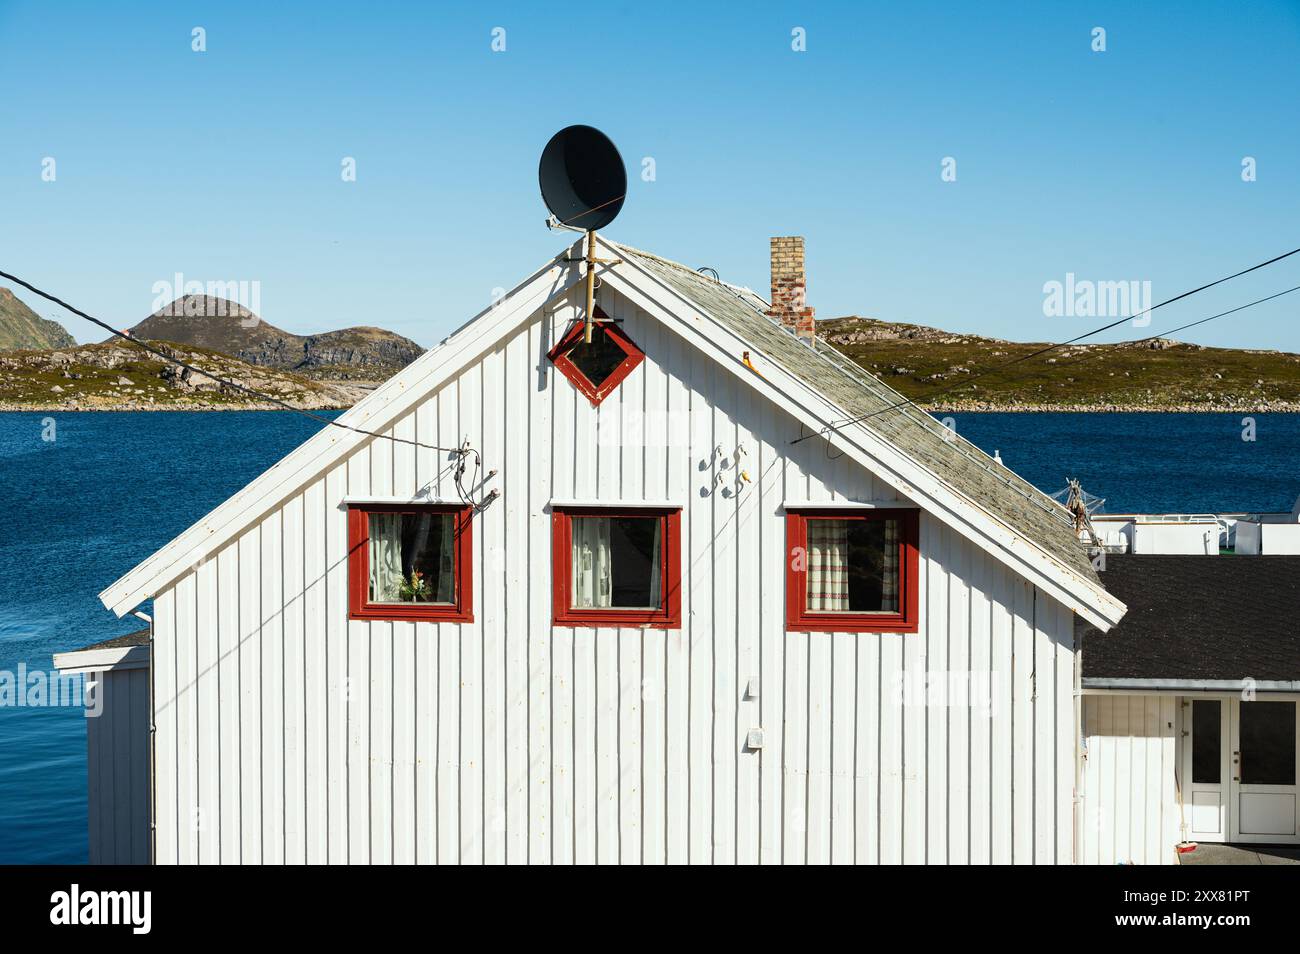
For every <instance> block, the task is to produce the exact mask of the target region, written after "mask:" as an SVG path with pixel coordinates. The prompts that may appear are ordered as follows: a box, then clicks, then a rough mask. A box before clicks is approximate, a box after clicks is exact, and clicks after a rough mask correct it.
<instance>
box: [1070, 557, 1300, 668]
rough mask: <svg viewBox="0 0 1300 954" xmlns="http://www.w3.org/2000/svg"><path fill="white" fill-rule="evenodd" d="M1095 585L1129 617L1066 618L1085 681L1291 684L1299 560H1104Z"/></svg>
mask: <svg viewBox="0 0 1300 954" xmlns="http://www.w3.org/2000/svg"><path fill="white" fill-rule="evenodd" d="M1101 579H1102V582H1103V583H1105V584H1106V589H1108V590H1109V591H1110V592H1111V593H1113V594H1114V595H1115V596H1116V597H1117V598H1119V599H1120V600H1122V601H1123V602H1124V603H1126V604H1127V605H1128V614H1127V615H1126V616H1125V617H1124V618H1123V619H1122V620H1120V622H1119V625H1117V626H1116V627H1115V628H1114V629H1112V630H1110V632H1107V633H1101V632H1098V631H1097V630H1095V629H1094V628H1093V627H1092V626H1090V625H1088V624H1087V623H1085V622H1084V621H1083V620H1082V619H1080V618H1079V617H1077V616H1076V617H1075V631H1076V633H1077V634H1078V635H1079V637H1080V638H1081V645H1082V647H1083V678H1084V679H1085V680H1087V679H1185V680H1238V679H1247V678H1250V679H1255V680H1259V681H1266V680H1267V681H1276V682H1291V681H1296V680H1300V629H1298V626H1297V619H1298V618H1300V556H1228V555H1225V556H1166V555H1160V554H1150V555H1145V556H1144V555H1141V554H1107V555H1106V569H1105V570H1104V571H1103V572H1102V574H1101Z"/></svg>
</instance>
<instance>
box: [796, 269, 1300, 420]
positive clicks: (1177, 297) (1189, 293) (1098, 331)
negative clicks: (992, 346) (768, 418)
mask: <svg viewBox="0 0 1300 954" xmlns="http://www.w3.org/2000/svg"><path fill="white" fill-rule="evenodd" d="M1296 254H1300V248H1295V249H1292V250H1291V251H1289V252H1283V253H1282V254H1281V255H1276V256H1274V257H1273V258H1270V259H1268V260H1267V261H1264V262H1260V263H1258V264H1257V265H1251V266H1250V267H1249V268H1243V269H1242V270H1241V271H1239V272H1233V273H1232V274H1231V275H1225V276H1224V277H1223V278H1217V279H1215V280H1214V281H1212V282H1207V283H1206V284H1204V285H1201V286H1199V287H1198V288H1193V289H1191V290H1190V291H1185V292H1183V293H1182V294H1180V295H1175V296H1174V297H1173V298H1166V299H1165V300H1164V301H1162V302H1158V303H1156V304H1154V305H1152V306H1151V307H1150V308H1144V309H1143V310H1142V311H1139V312H1134V313H1133V314H1131V315H1128V316H1127V317H1124V318H1117V319H1116V320H1115V321H1112V322H1110V323H1109V324H1105V325H1102V326H1101V327H1100V328H1094V329H1093V330H1092V331H1088V332H1085V333H1083V334H1081V335H1078V336H1077V337H1074V338H1071V339H1070V340H1068V341H1060V342H1057V343H1055V344H1049V345H1047V346H1046V347H1043V348H1039V349H1038V350H1037V351H1031V352H1030V353H1029V354H1022V355H1020V356H1019V357H1016V358H1012V359H1011V360H1010V361H1006V362H1004V363H1002V364H999V365H996V366H994V367H992V368H988V369H986V370H984V371H981V372H979V373H978V374H976V375H973V376H971V377H969V378H966V379H965V380H963V381H959V382H954V383H953V384H951V385H949V386H947V387H943V388H939V389H938V390H935V391H931V392H930V393H928V394H919V395H917V396H916V397H912V398H907V399H906V400H903V401H899V402H897V403H895V404H891V405H889V406H888V407H883V408H881V409H880V410H878V411H872V412H871V413H870V414H864V415H862V416H861V417H855V418H851V419H849V420H847V421H842V422H840V423H838V424H829V425H827V426H826V427H823V428H821V429H820V430H818V431H816V432H815V433H813V434H805V435H803V436H801V437H796V438H795V439H794V440H792V441H790V443H791V444H798V443H799V442H800V441H806V440H808V438H810V437H816V436H817V435H818V434H827V433H829V432H830V431H835V430H839V429H841V428H844V427H848V426H849V425H850V424H861V423H862V422H863V421H869V420H871V419H872V418H873V417H879V416H880V415H881V414H886V413H888V412H889V411H897V410H899V409H901V408H905V407H908V406H915V405H916V402H917V401H922V400H927V401H928V400H931V399H932V398H936V397H939V396H940V395H942V394H947V393H948V392H949V391H952V390H955V389H956V388H959V387H965V386H967V385H968V384H971V383H972V382H974V381H977V380H979V379H980V378H983V377H986V376H987V375H990V374H994V373H995V372H998V371H1002V370H1005V369H1006V368H1009V367H1011V366H1012V365H1016V364H1020V363H1021V362H1023V361H1028V360H1030V359H1031V358H1037V357H1039V356H1040V355H1044V354H1047V353H1048V352H1050V351H1055V350H1056V349H1057V348H1064V347H1067V346H1069V345H1072V344H1076V343H1078V342H1080V341H1083V340H1084V339H1085V338H1091V337H1092V336H1093V335H1099V334H1101V333H1102V332H1103V331H1108V330H1110V329H1111V328H1114V327H1115V326H1117V325H1122V324H1124V323H1125V322H1128V321H1132V320H1133V319H1134V318H1136V317H1137V316H1138V315H1149V314H1150V313H1151V312H1153V311H1155V310H1156V309H1157V308H1163V307H1164V306H1165V305H1172V304H1173V303H1174V302H1176V301H1181V300H1182V299H1184V298H1189V297H1191V296H1192V295H1195V294H1197V293H1198V292H1203V291H1205V290H1206V289H1208V288H1213V287H1214V286H1215V285H1222V284H1223V283H1224V282H1228V281H1232V279H1234V278H1240V277H1241V276H1242V275H1248V274H1249V273H1251V272H1254V271H1258V270H1259V269H1261V268H1265V267H1266V266H1269V265H1272V264H1274V263H1275V262H1280V261H1282V260H1283V259H1284V258H1290V257H1291V256H1292V255H1296ZM1282 294H1285V292H1284V293H1282ZM1274 297H1276V296H1274ZM1268 300H1269V299H1267V298H1266V299H1261V301H1268ZM1254 304H1257V303H1254ZM1242 307H1243V308H1249V307H1250V306H1249V305H1243V306H1242ZM1240 310H1241V309H1234V311H1240ZM1224 314H1232V312H1224ZM1214 317H1216V318H1221V317H1223V316H1222V315H1216V316H1214ZM1204 320H1209V319H1204ZM1198 323H1199V322H1193V323H1192V324H1198ZM1183 327H1185V328H1190V327H1192V325H1185V326H1183ZM1175 330H1182V329H1175ZM1170 333H1172V332H1170ZM1140 340H1144V341H1145V340H1148V339H1140Z"/></svg>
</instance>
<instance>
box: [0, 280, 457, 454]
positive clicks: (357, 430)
mask: <svg viewBox="0 0 1300 954" xmlns="http://www.w3.org/2000/svg"><path fill="white" fill-rule="evenodd" d="M0 278H4V279H7V280H8V281H11V282H13V283H15V284H17V285H21V286H22V287H23V288H26V289H27V290H28V291H29V292H31V293H32V294H34V295H39V296H40V297H42V298H44V299H45V300H46V301H49V302H53V303H54V304H56V305H58V306H59V307H61V308H66V309H67V310H68V311H70V312H72V313H73V314H74V315H76V316H78V317H79V318H84V319H86V320H87V321H89V322H91V323H92V324H95V325H98V326H99V327H100V328H103V329H104V330H105V331H107V332H109V333H110V334H112V335H113V336H114V337H117V338H121V339H122V340H123V341H126V342H128V343H130V344H133V345H135V346H136V347H137V348H140V349H141V350H143V351H147V352H149V353H150V354H152V355H154V356H155V357H158V358H162V359H163V360H164V361H167V362H169V363H171V364H174V365H177V366H178V367H182V368H185V369H186V370H187V371H189V372H191V373H193V374H201V375H203V377H205V378H208V379H210V380H212V381H216V382H217V383H218V384H220V385H223V386H225V387H228V388H234V389H235V390H236V391H242V392H243V393H245V394H249V395H252V396H253V397H256V398H260V399H262V400H263V401H266V402H267V403H268V404H274V405H275V406H276V407H280V408H283V409H284V410H286V411H293V412H294V413H295V414H301V415H302V416H303V417H306V418H310V419H311V420H313V421H317V422H319V423H321V424H328V425H329V426H330V427H337V428H340V429H342V430H345V431H352V432H353V433H354V434H364V435H366V436H367V437H375V438H378V439H380V440H386V441H393V442H394V443H397V444H410V445H411V446H413V447H423V448H424V449H426V450H435V451H447V452H449V453H454V454H460V455H462V456H463V455H464V454H465V448H463V447H439V446H437V445H436V444H425V443H422V442H421V441H416V440H410V439H409V438H405V437H397V436H396V435H393V434H380V433H378V432H377V431H368V430H366V429H365V428H363V427H353V426H352V425H351V424H343V423H341V422H339V421H335V420H331V419H330V418H328V417H322V416H321V415H319V414H313V413H312V412H311V411H308V410H306V409H305V408H300V407H294V406H293V405H292V404H288V403H286V402H285V401H282V400H280V399H279V398H277V397H273V396H272V395H270V394H266V393H264V392H262V391H258V390H257V389H256V388H250V387H248V386H247V385H244V384H240V383H239V382H237V381H231V380H229V379H228V378H223V377H220V376H219V375H216V374H213V373H212V372H210V371H204V370H203V369H202V368H196V367H195V366H194V365H192V364H189V363H187V362H185V361H182V360H181V359H180V358H177V357H173V356H172V355H169V354H167V353H166V352H164V351H162V350H160V349H158V348H155V347H153V346H152V345H150V344H148V343H146V342H144V341H141V340H140V339H139V338H134V337H132V336H131V335H128V334H126V333H124V332H121V331H118V330H117V329H116V328H114V327H113V326H112V325H110V324H108V322H105V321H101V320H100V319H98V318H96V317H95V316H94V315H88V314H86V313H85V312H84V311H82V310H81V309H80V308H77V307H75V306H73V305H70V304H68V303H67V302H66V301H64V300H63V299H61V298H58V297H56V296H54V295H51V294H50V293H49V292H46V291H42V290H41V289H39V288H37V287H36V286H35V285H33V284H31V283H30V282H25V281H23V280H22V279H21V278H19V277H18V276H17V275H11V274H9V273H8V272H4V271H0ZM475 453H477V451H476V452H475Z"/></svg>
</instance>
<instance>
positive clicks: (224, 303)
mask: <svg viewBox="0 0 1300 954" xmlns="http://www.w3.org/2000/svg"><path fill="white" fill-rule="evenodd" d="M131 334H132V335H134V336H135V337H137V338H146V339H150V340H159V341H171V342H175V343H176V344H183V345H192V346H194V347H199V348H206V349H208V350H211V351H219V352H221V353H222V354H228V355H230V356H231V357H235V358H238V359H239V360H241V361H244V362H247V363H248V364H253V365H259V366H261V367H266V368H278V369H281V370H285V371H294V372H296V373H298V374H301V375H305V376H307V377H310V378H318V379H329V380H345V381H347V380H351V381H382V380H384V379H386V378H388V377H390V376H392V375H393V374H395V373H396V372H397V371H399V370H401V369H402V368H404V367H406V365H408V364H410V363H411V362H412V361H414V360H415V359H416V358H418V357H419V356H420V355H421V354H423V353H424V349H423V348H421V347H420V346H419V345H418V344H416V343H415V342H414V341H412V340H411V339H409V338H403V337H402V336H401V335H398V334H394V333H393V332H391V331H385V330H384V329H382V328H372V327H367V326H362V327H357V328H344V329H342V330H341V331H327V332H323V333H321V334H317V335H296V334H293V333H292V332H289V331H284V330H282V329H280V328H277V327H275V325H272V324H271V323H270V322H267V321H263V320H262V319H261V318H259V317H258V316H257V315H255V314H253V313H252V312H251V311H249V310H248V309H247V308H244V307H243V306H242V305H239V304H236V303H235V302H233V301H229V300H227V299H225V298H214V297H210V296H207V295H186V296H185V297H184V298H178V299H176V301H174V302H172V303H171V304H170V305H168V306H166V307H165V308H162V309H161V310H159V311H157V312H155V313H154V314H152V315H150V316H149V317H148V318H146V319H145V320H144V321H142V322H140V323H139V324H138V325H136V326H135V327H134V328H132V329H131Z"/></svg>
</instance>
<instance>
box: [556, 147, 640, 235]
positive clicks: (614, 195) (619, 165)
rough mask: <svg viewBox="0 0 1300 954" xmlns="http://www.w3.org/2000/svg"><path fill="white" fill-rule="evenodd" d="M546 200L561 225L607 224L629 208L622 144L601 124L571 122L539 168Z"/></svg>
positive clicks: (587, 227) (585, 228)
mask: <svg viewBox="0 0 1300 954" xmlns="http://www.w3.org/2000/svg"><path fill="white" fill-rule="evenodd" d="M537 180H538V182H539V184H540V185H541V187H542V201H544V202H545V203H546V207H547V208H548V209H550V210H551V214H552V215H554V216H555V217H556V218H557V219H558V220H559V222H560V224H561V225H568V226H572V227H573V228H575V229H582V230H583V231H586V232H591V231H595V230H596V229H603V228H604V227H605V226H607V225H609V223H610V222H613V221H614V219H615V218H616V217H617V216H618V213H619V210H621V209H622V208H623V199H624V197H625V196H626V195H627V170H626V169H625V168H624V167H623V157H622V156H620V155H619V154H618V149H616V148H615V147H614V144H613V143H612V142H610V139H609V137H608V136H606V135H605V134H604V133H603V132H601V131H600V130H599V129H595V128H593V127H591V126H566V127H565V128H564V129H561V130H560V131H559V132H557V133H556V134H555V135H554V136H552V137H551V141H550V142H548V143H547V144H546V148H545V149H543V150H542V161H541V163H540V164H539V165H538V167H537Z"/></svg>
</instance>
